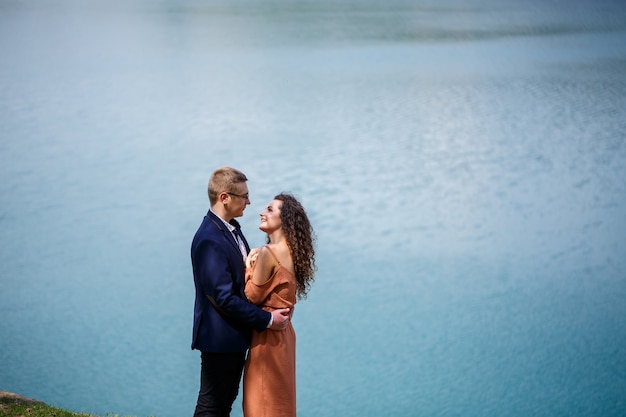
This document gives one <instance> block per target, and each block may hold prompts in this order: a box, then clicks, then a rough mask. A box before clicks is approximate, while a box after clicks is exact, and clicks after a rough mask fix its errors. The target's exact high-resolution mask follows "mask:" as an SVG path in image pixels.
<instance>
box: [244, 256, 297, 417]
mask: <svg viewBox="0 0 626 417" xmlns="http://www.w3.org/2000/svg"><path fill="white" fill-rule="evenodd" d="M267 248H268V249H269V247H267ZM270 253H271V254H272V256H274V258H276V255H274V253H273V252H272V250H271V249H270ZM276 261H277V262H278V268H276V270H275V271H274V274H273V275H272V277H271V278H270V279H269V280H267V282H265V283H264V284H262V285H257V284H255V283H254V282H252V279H251V278H252V271H250V270H249V271H247V273H246V288H245V293H246V297H248V300H249V301H250V302H251V303H254V304H256V305H258V306H260V307H261V308H263V309H264V310H266V311H273V310H276V309H279V308H286V307H288V308H290V309H292V308H293V306H294V305H295V303H296V278H295V277H294V276H293V274H292V273H291V272H290V271H289V270H288V269H286V268H285V267H284V266H282V265H281V264H280V262H279V261H278V258H276ZM243 415H244V417H295V415H296V333H295V332H294V330H293V326H292V325H291V321H289V324H288V325H287V328H285V329H284V330H281V331H275V330H269V329H268V330H265V331H263V332H261V333H258V332H256V331H254V332H253V334H252V343H251V345H250V351H249V353H248V358H247V360H246V366H245V369H244V376H243Z"/></svg>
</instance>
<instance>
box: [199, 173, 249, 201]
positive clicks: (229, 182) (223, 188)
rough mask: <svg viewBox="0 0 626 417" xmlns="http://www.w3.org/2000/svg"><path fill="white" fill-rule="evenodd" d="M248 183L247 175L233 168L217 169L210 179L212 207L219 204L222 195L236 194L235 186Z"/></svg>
mask: <svg viewBox="0 0 626 417" xmlns="http://www.w3.org/2000/svg"><path fill="white" fill-rule="evenodd" d="M246 181H248V178H247V177H246V175H245V174H244V173H243V172H241V171H239V170H237V169H235V168H231V167H222V168H218V169H216V170H215V171H214V172H213V174H211V178H210V179H209V202H210V203H211V205H214V204H215V203H217V198H218V196H219V195H220V193H223V192H227V193H234V192H237V190H235V187H234V186H235V184H239V183H242V182H246Z"/></svg>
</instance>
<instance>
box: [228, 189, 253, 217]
mask: <svg viewBox="0 0 626 417" xmlns="http://www.w3.org/2000/svg"><path fill="white" fill-rule="evenodd" d="M233 188H234V190H235V191H231V192H227V193H226V194H228V199H227V201H226V205H225V206H226V210H228V213H229V214H230V215H231V216H232V218H235V217H241V216H243V211H244V210H245V209H246V206H247V205H248V204H250V198H249V197H248V184H246V183H245V182H241V183H239V184H235V186H234V187H233Z"/></svg>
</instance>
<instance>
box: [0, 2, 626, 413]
mask: <svg viewBox="0 0 626 417" xmlns="http://www.w3.org/2000/svg"><path fill="white" fill-rule="evenodd" d="M0 57H2V58H0V59H1V60H2V65H0V180H1V181H0V201H1V205H0V271H1V272H0V288H1V289H2V290H1V291H0V364H1V366H0V390H7V391H13V392H18V393H21V394H23V395H26V396H30V397H35V398H38V399H40V400H44V401H46V402H48V403H50V404H54V405H56V406H59V407H63V408H69V409H72V410H76V411H83V412H90V413H94V414H99V415H104V414H106V413H107V412H111V413H116V414H120V415H135V416H139V417H143V416H148V415H153V416H157V417H179V416H186V415H191V413H192V412H193V408H194V405H195V399H196V395H197V390H198V385H199V368H200V359H199V354H198V353H197V352H194V351H191V350H190V349H189V346H190V342H191V325H192V317H193V316H192V315H193V310H192V309H193V282H192V277H191V267H190V262H189V246H190V242H191V238H192V236H193V234H194V232H195V230H196V228H197V226H198V225H199V223H200V221H201V219H202V216H203V215H204V214H205V212H206V210H207V208H208V201H207V197H206V191H205V190H206V182H207V180H208V176H209V175H210V173H211V171H212V170H213V169H214V168H216V167H218V166H222V165H233V166H236V167H238V168H240V169H242V170H243V171H244V172H246V174H247V175H248V176H249V178H250V181H249V187H250V190H251V196H252V205H251V206H250V207H249V208H248V210H247V212H246V215H245V216H244V217H243V218H242V223H243V227H244V230H245V231H246V232H247V236H248V238H249V240H250V241H251V243H253V245H254V246H258V245H260V244H262V243H263V241H264V237H263V235H262V234H261V232H260V231H259V230H258V215H257V213H258V212H260V211H261V210H262V208H263V207H264V205H265V204H266V203H267V202H268V201H269V200H271V199H272V197H273V196H274V195H275V194H276V193H278V192H280V191H283V190H287V191H292V192H294V193H296V194H297V195H298V196H300V198H301V199H302V201H303V202H304V204H305V206H306V207H307V209H308V211H309V214H310V216H311V219H312V221H313V224H314V226H315V228H316V231H317V235H318V265H319V271H318V275H317V281H316V283H315V285H314V286H313V289H312V291H311V293H310V296H309V298H308V299H307V300H305V301H303V302H302V303H300V304H299V305H298V306H297V308H296V315H295V317H294V325H295V327H296V332H297V334H298V413H299V416H301V417H306V416H344V417H347V416H355V417H356V416H358V417H369V416H372V417H374V416H376V417H378V416H520V417H527V416H623V415H625V412H624V410H626V397H625V396H624V393H625V392H626V303H625V302H624V300H625V299H626V243H625V242H626V240H625V239H624V237H626V5H624V3H620V2H613V1H591V0H589V1H582V0H580V1H567V2H565V1H534V0H528V1H489V0H471V1H454V0H446V1H426V2H417V1H397V0H393V1H385V2H377V1H363V2H361V1H360V2H356V1H353V2H351V1H346V2H343V1H342V2H339V1H331V0H322V1H315V2H313V1H304V2H296V3H293V2H284V1H269V2H253V1H249V2H246V1H229V2H225V1H209V2H204V1H192V0H186V1H165V0H162V1H147V0H133V1H107V2H104V1H91V2H79V1H71V0H49V1H44V0H40V1H36V0H33V1H16V0H8V1H3V2H2V3H1V4H0ZM233 415H234V416H241V410H240V400H237V402H236V403H235V409H234V412H233Z"/></svg>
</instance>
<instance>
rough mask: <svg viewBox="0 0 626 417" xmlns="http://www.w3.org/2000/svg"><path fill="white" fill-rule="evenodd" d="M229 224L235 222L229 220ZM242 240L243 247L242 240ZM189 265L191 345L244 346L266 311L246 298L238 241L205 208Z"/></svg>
mask: <svg viewBox="0 0 626 417" xmlns="http://www.w3.org/2000/svg"><path fill="white" fill-rule="evenodd" d="M231 224H233V225H234V226H236V227H237V228H239V224H238V223H237V222H236V221H235V220H233V221H231ZM242 238H243V236H242ZM243 241H244V243H245V245H246V248H248V250H249V246H248V242H247V241H246V240H245V238H243ZM191 265H192V267H193V280H194V283H195V286H196V302H195V307H194V318H193V339H192V342H191V348H192V349H198V350H200V351H202V352H243V351H245V350H246V349H247V348H248V347H249V345H250V338H251V336H252V331H251V330H252V329H255V330H257V331H259V332H260V331H263V330H264V329H265V328H266V326H267V324H268V323H269V320H270V313H268V312H267V311H263V310H261V309H260V308H259V307H257V306H255V305H253V304H250V303H248V301H247V299H246V296H245V294H244V276H245V265H244V262H243V259H242V256H241V251H240V250H239V246H238V245H237V243H236V242H235V239H234V238H233V235H232V233H230V232H229V231H228V229H227V228H226V226H224V223H223V222H222V221H221V220H220V218H219V217H217V216H216V215H215V214H214V213H213V212H211V211H209V212H208V213H207V215H206V216H205V217H204V220H203V221H202V224H201V225H200V227H199V228H198V231H197V232H196V235H195V236H194V238H193V242H192V244H191ZM211 299H212V300H211Z"/></svg>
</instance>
